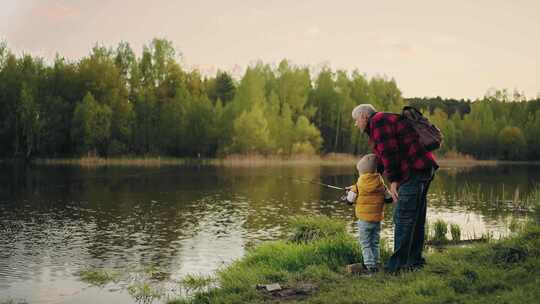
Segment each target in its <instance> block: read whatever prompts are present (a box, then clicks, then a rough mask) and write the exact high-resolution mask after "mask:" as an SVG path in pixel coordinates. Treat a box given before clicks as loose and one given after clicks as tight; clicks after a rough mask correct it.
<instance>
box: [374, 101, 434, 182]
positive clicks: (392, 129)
mask: <svg viewBox="0 0 540 304" xmlns="http://www.w3.org/2000/svg"><path fill="white" fill-rule="evenodd" d="M365 132H366V133H367V134H368V136H369V143H370V146H371V147H372V149H373V152H374V153H375V155H377V156H378V158H379V161H380V162H382V165H383V166H384V175H385V176H386V177H387V178H388V180H389V181H390V182H399V183H400V184H401V183H403V182H405V181H406V180H407V179H409V176H410V174H411V170H416V171H425V170H429V169H431V168H438V165H437V161H436V160H435V157H434V156H433V153H431V152H428V151H426V149H424V147H423V146H422V145H421V144H420V142H419V140H418V134H417V133H416V131H415V130H414V129H413V128H412V126H411V125H409V124H408V123H407V121H406V120H404V119H402V118H401V116H400V115H398V114H393V113H385V112H376V113H375V114H373V115H372V116H371V117H370V119H369V122H368V124H367V126H366V129H365Z"/></svg>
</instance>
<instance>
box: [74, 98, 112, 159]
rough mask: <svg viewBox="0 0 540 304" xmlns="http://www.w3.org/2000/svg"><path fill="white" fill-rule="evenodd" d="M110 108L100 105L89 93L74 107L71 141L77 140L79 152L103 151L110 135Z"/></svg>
mask: <svg viewBox="0 0 540 304" xmlns="http://www.w3.org/2000/svg"><path fill="white" fill-rule="evenodd" d="M111 118H112V110H111V108H109V107H108V106H107V105H100V104H99V103H98V102H97V101H96V100H95V99H94V97H93V96H92V94H91V93H88V94H86V96H85V97H84V99H83V101H82V102H81V103H79V104H78V105H77V107H76V108H75V113H74V114H73V123H72V125H73V130H72V133H71V137H72V139H73V141H75V142H79V147H80V149H81V150H80V152H83V153H85V152H90V151H96V150H100V151H103V148H104V147H105V145H106V143H107V141H108V139H109V138H110V135H111Z"/></svg>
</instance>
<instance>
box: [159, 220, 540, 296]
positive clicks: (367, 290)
mask: <svg viewBox="0 0 540 304" xmlns="http://www.w3.org/2000/svg"><path fill="white" fill-rule="evenodd" d="M293 227H294V230H293V233H292V235H291V237H290V238H289V240H287V241H277V242H270V243H263V244H262V245H260V246H258V247H256V248H254V249H252V250H251V251H250V252H249V253H248V254H247V255H246V256H245V257H244V258H243V259H241V260H240V261H237V262H235V263H234V264H232V265H230V266H229V267H227V268H225V269H223V270H221V271H219V272H218V273H217V274H216V276H215V277H213V278H209V277H194V276H193V277H189V279H187V280H184V282H183V283H184V284H185V285H187V286H191V287H192V289H193V290H197V291H196V292H195V293H193V295H192V297H190V298H183V299H177V300H173V301H171V302H170V303H177V304H179V303H276V302H288V303H296V302H302V303H392V304H393V303H533V302H534V301H536V300H537V299H538V298H539V297H540V227H539V226H537V225H535V224H530V225H527V226H526V227H525V228H524V230H521V231H520V232H518V233H516V234H515V235H514V236H512V237H510V238H508V239H505V240H501V241H497V242H493V243H487V244H475V245H472V246H470V247H457V248H450V249H448V250H445V251H442V252H439V251H436V252H432V253H430V254H429V255H428V264H427V266H426V267H425V268H424V269H423V270H422V271H419V272H412V273H402V274H399V275H397V276H392V275H389V274H384V273H379V274H376V275H374V276H372V277H362V276H353V275H350V274H347V273H346V272H345V270H344V266H345V265H346V264H349V263H354V262H360V261H361V253H360V251H359V249H358V243H357V241H356V240H355V239H354V238H353V236H351V235H349V234H347V232H346V231H345V226H344V224H343V223H340V222H336V221H333V220H330V219H328V218H301V219H297V220H296V222H295V223H293ZM388 255H389V251H388V250H386V249H385V248H383V254H382V257H383V261H384V260H386V259H387V258H388ZM270 283H279V284H281V286H282V287H284V288H285V289H284V290H282V291H279V292H268V291H264V290H258V289H256V288H255V287H256V285H257V284H270ZM216 286H217V287H216Z"/></svg>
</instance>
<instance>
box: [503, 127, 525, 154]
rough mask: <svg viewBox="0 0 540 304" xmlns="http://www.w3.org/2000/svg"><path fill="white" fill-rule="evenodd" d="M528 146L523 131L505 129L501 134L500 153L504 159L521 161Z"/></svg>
mask: <svg viewBox="0 0 540 304" xmlns="http://www.w3.org/2000/svg"><path fill="white" fill-rule="evenodd" d="M526 147H527V144H526V142H525V136H523V132H521V129H519V128H517V127H504V128H503V129H502V130H501V131H500V132H499V151H501V153H502V158H503V159H521V158H522V157H524V156H525V151H526Z"/></svg>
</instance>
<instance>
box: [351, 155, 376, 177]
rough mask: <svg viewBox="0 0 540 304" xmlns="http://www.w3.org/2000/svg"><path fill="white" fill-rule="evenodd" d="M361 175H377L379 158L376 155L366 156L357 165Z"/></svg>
mask: <svg viewBox="0 0 540 304" xmlns="http://www.w3.org/2000/svg"><path fill="white" fill-rule="evenodd" d="M356 169H357V170H358V173H359V174H364V173H375V172H376V171H377V156H376V155H375V154H366V155H364V157H362V158H361V159H360V160H359V161H358V163H357V164H356Z"/></svg>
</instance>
